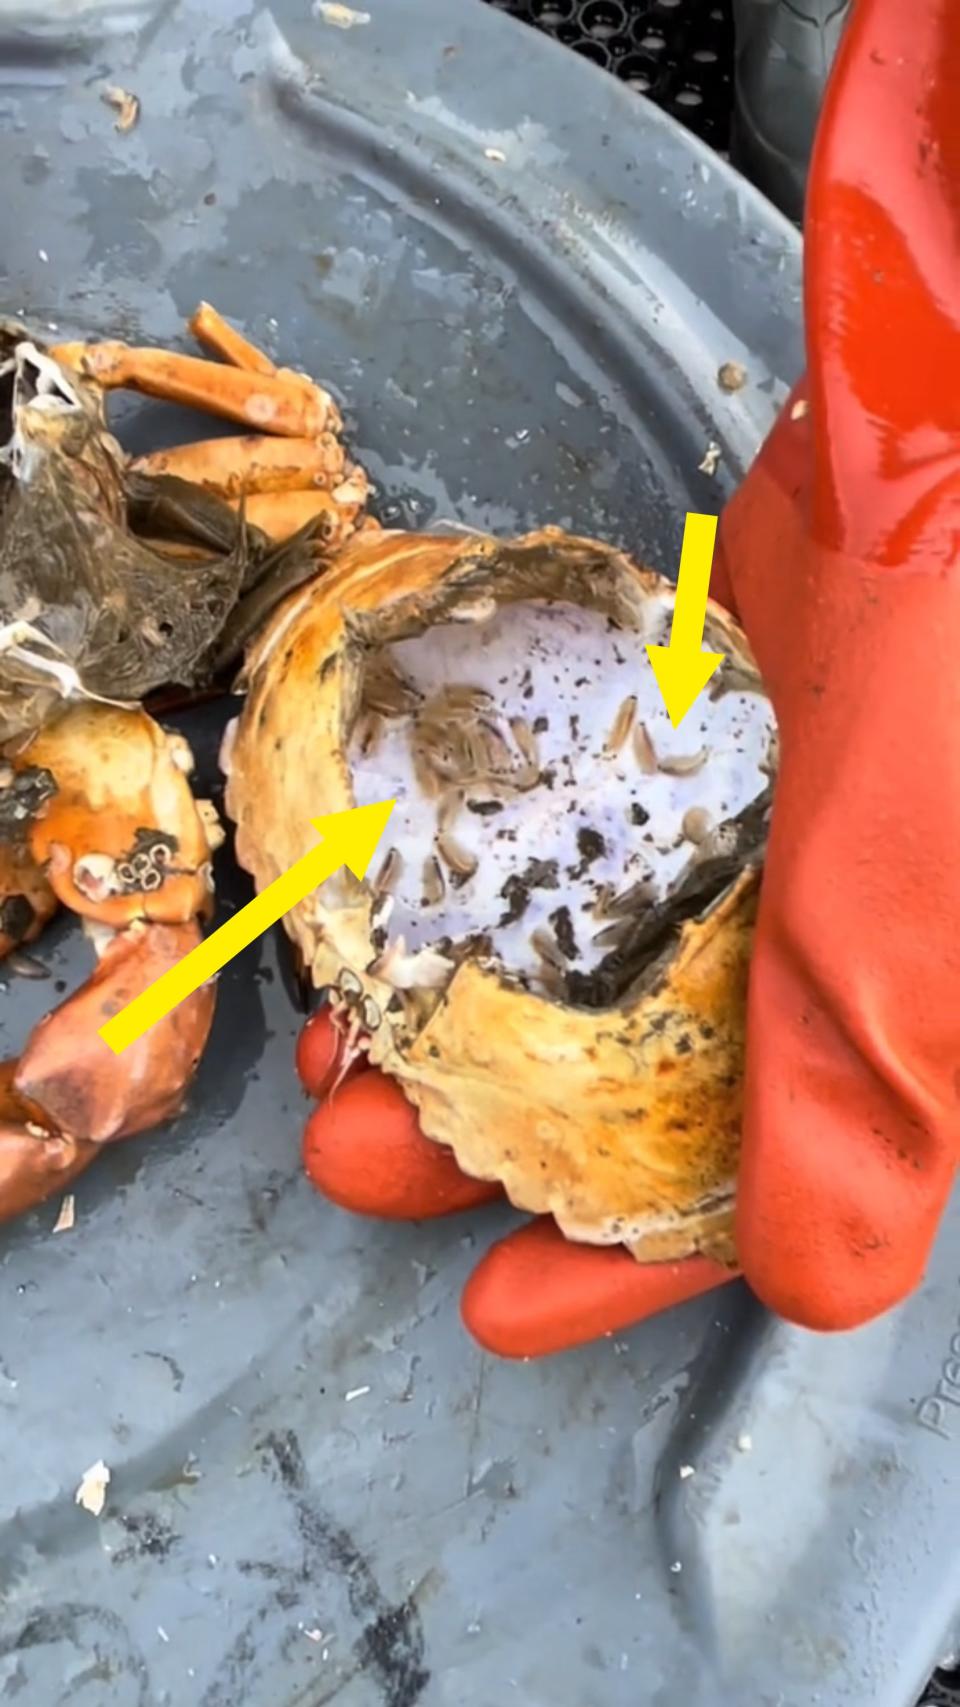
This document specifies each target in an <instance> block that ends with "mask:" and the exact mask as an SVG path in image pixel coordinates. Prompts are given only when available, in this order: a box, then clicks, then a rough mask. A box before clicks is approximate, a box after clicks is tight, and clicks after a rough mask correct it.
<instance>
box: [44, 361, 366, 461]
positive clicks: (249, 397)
mask: <svg viewBox="0 0 960 1707" xmlns="http://www.w3.org/2000/svg"><path fill="white" fill-rule="evenodd" d="M50 353H51V355H52V356H53V358H54V360H55V361H58V362H60V363H62V365H63V366H65V367H68V368H73V369H74V370H75V371H76V372H77V373H80V374H81V375H83V376H84V377H85V378H87V379H92V380H95V381H96V382H97V383H98V384H100V385H102V386H103V387H104V388H105V389H106V390H108V391H109V390H113V389H115V388H117V387H126V388H127V389H129V390H131V391H141V392H143V393H144V394H145V395H146V396H147V397H159V398H162V399H164V400H165V401H167V402H169V403H180V404H183V405H184V406H186V407H187V408H192V409H202V410H205V411H206V412H207V414H210V415H222V416H224V417H225V419H226V420H228V421H238V422H240V424H241V425H242V426H247V427H256V428H258V429H259V430H261V431H266V432H271V433H279V434H281V435H282V436H283V437H284V438H313V437H315V436H316V435H318V434H319V433H322V432H326V431H330V430H336V428H337V427H339V425H340V414H339V411H338V409H337V407H336V404H335V403H334V401H333V399H332V397H331V396H330V395H329V393H328V392H326V391H324V390H323V388H322V386H319V385H314V384H313V382H312V381H308V380H304V379H300V378H299V376H298V375H295V374H283V373H274V374H263V373H249V372H247V371H246V370H244V369H243V368H236V367H224V366H222V365H221V364H220V363H219V362H208V361H204V360H203V359H202V357H200V356H182V355H179V354H178V353H177V352H176V351H172V350H154V349H147V348H135V347H134V346H132V345H130V344H120V343H104V344H59V345H57V346H56V348H55V349H53V350H51V352H50Z"/></svg>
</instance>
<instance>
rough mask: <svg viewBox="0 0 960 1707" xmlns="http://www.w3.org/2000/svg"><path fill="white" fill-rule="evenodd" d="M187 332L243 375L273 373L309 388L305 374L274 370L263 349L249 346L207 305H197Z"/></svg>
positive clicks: (309, 382) (189, 321)
mask: <svg viewBox="0 0 960 1707" xmlns="http://www.w3.org/2000/svg"><path fill="white" fill-rule="evenodd" d="M187 329H188V330H189V331H190V332H192V333H193V335H194V337H195V338H196V340H197V343H198V344H202V345H203V347H204V349H205V350H210V351H212V353H213V354H214V355H215V356H219V357H220V359H221V361H225V362H228V363H229V364H230V366H231V367H238V368H243V369H244V371H245V372H246V373H263V374H275V375H276V376H277V377H278V378H281V379H286V380H288V381H289V382H290V383H291V384H293V385H305V386H312V385H313V380H312V379H311V378H310V376H309V374H306V373H300V372H299V371H298V370H297V369H296V368H292V367H277V365H276V363H275V362H273V361H271V360H270V357H269V356H268V355H267V353H266V351H265V350H259V349H258V348H257V346H256V344H251V343H250V340H249V339H248V338H245V337H244V336H243V333H242V332H238V331H237V330H236V328H235V327H234V326H231V325H230V324H229V322H228V321H226V320H224V318H223V315H222V314H218V313H217V310H216V309H215V308H213V307H212V306H211V304H210V303H209V302H201V304H200V306H199V307H198V308H197V309H196V311H195V312H194V313H193V314H192V315H191V317H190V319H189V320H188V321H187Z"/></svg>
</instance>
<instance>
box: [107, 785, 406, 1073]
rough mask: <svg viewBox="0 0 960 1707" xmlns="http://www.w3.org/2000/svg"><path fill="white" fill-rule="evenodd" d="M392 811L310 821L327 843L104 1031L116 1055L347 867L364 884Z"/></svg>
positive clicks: (366, 809)
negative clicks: (314, 891) (313, 891)
mask: <svg viewBox="0 0 960 1707" xmlns="http://www.w3.org/2000/svg"><path fill="white" fill-rule="evenodd" d="M393 807H394V802H393V801H392V800H381V801H378V803H377V804H376V805H375V806H354V807H353V808H352V809H351V811H349V812H328V813H327V815H326V817H324V818H311V820H310V822H311V824H312V825H313V827H314V829H315V830H319V832H320V835H321V836H322V837H323V840H322V841H320V842H318V843H317V845H316V847H315V848H311V849H310V852H309V853H306V854H304V856H303V858H302V859H298V860H297V862H296V864H295V865H292V866H291V867H290V869H289V871H285V872H284V873H283V875H282V877H278V878H277V879H276V881H275V882H273V883H271V884H269V885H268V887H267V888H266V889H264V890H262V891H261V893H260V894H259V895H256V896H254V899H253V900H252V901H248V903H247V905H246V906H245V907H241V909H240V911H239V913H235V914H234V916H233V918H232V919H228V920H227V922H226V924H225V925H221V926H220V929H219V930H217V931H214V933H213V935H212V936H208V937H207V938H206V940H205V941H204V942H201V943H200V944H199V945H198V946H197V947H196V948H194V949H191V951H190V953H189V954H185V955H184V957H183V959H182V960H178V962H177V964H176V966H171V967H170V969H169V971H167V972H164V973H163V974H162V975H161V976H160V977H159V978H157V979H156V980H155V981H154V983H152V984H151V985H149V986H148V988H147V989H146V990H142V991H141V993H140V995H139V996H134V998H133V1001H132V1002H128V1003H127V1006H126V1007H125V1008H121V1010H120V1012H119V1013H118V1014H114V1016H113V1018H112V1019H108V1020H107V1022H106V1024H105V1025H102V1026H101V1027H100V1036H101V1037H102V1038H103V1040H104V1042H105V1043H107V1044H109V1046H110V1048H111V1049H112V1050H113V1053H114V1054H115V1055H121V1054H122V1053H123V1051H124V1049H127V1048H129V1046H130V1044H131V1043H136V1041H137V1038H138V1037H142V1036H143V1034H144V1032H145V1031H149V1030H150V1027H151V1026H152V1025H156V1023H157V1020H158V1019H163V1018H164V1016H165V1015H166V1014H168V1013H170V1012H172V1010H173V1009H174V1008H175V1007H177V1006H178V1005H179V1004H180V1002H182V1001H184V1000H185V998H186V997H187V996H192V995H193V992H194V990H199V988H200V985H201V984H205V983H206V982H207V979H208V978H212V977H213V976H214V975H215V973H217V972H220V971H222V970H223V968H224V966H226V965H227V963H228V961H231V960H232V959H233V957H234V955H235V954H239V953H240V950H241V949H243V948H246V947H247V946H248V945H249V944H250V943H251V942H253V941H255V939H256V938H257V937H258V936H261V935H262V933H263V932H264V931H265V930H269V928H270V926H271V925H275V924H276V922H277V920H278V919H282V918H283V915H284V913H289V911H290V909H291V907H295V906H296V905H297V902H298V901H302V900H303V898H304V896H305V895H309V894H310V893H311V891H312V890H314V889H317V888H319V886H320V884H321V883H324V882H325V881H326V879H327V878H328V877H332V876H333V873H334V872H335V871H338V870H339V868H340V866H341V865H348V866H349V867H350V870H351V871H352V872H353V875H354V877H357V878H361V879H362V878H364V877H365V876H366V874H367V867H368V866H369V864H370V861H371V860H372V859H373V856H374V854H375V852H376V849H377V843H378V842H379V840H380V837H381V836H382V835H383V832H384V830H385V829H386V827H387V819H388V818H389V816H390V814H391V812H392V811H393Z"/></svg>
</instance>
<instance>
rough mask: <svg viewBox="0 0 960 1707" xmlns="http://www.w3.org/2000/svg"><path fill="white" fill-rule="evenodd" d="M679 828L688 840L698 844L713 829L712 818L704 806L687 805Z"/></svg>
mask: <svg viewBox="0 0 960 1707" xmlns="http://www.w3.org/2000/svg"><path fill="white" fill-rule="evenodd" d="M680 828H681V829H682V831H683V834H684V836H685V838H686V840H687V841H688V842H693V843H694V845H695V846H699V844H700V843H701V842H702V841H703V840H704V839H705V837H707V836H708V835H709V834H710V831H711V830H712V829H713V818H712V816H711V814H710V813H709V812H708V811H707V809H706V807H705V806H688V807H687V810H686V812H685V813H684V814H683V822H682V824H681V826H680Z"/></svg>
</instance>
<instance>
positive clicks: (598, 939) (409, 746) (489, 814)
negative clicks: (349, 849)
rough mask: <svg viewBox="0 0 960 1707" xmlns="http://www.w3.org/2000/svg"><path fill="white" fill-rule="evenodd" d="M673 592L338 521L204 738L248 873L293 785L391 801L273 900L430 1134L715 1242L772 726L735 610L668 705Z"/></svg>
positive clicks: (724, 1248) (648, 1234) (535, 542)
mask: <svg viewBox="0 0 960 1707" xmlns="http://www.w3.org/2000/svg"><path fill="white" fill-rule="evenodd" d="M673 601H674V589H673V588H672V586H671V585H670V584H669V583H668V582H667V581H665V580H664V579H663V578H662V577H661V576H659V575H657V574H655V573H654V572H653V571H651V570H649V569H645V568H642V567H640V566H639V565H637V564H636V563H635V562H633V561H632V560H631V559H630V558H629V557H628V556H626V555H625V554H624V553H623V552H620V551H617V550H614V549H613V548H611V547H609V546H605V545H601V544H598V543H597V542H596V541H592V540H586V539H576V538H572V537H570V536H567V535H565V534H562V533H561V532H560V531H558V530H557V529H551V528H547V529H544V530H542V531H540V532H538V533H534V534H530V535H527V536H525V537H523V538H521V539H517V540H509V541H503V540H495V539H492V538H488V537H480V536H478V537H475V538H469V539H464V538H463V537H457V538H447V537H434V538H431V537H427V536H423V535H419V536H418V535H404V534H399V533H395V534H382V535H381V536H380V537H379V538H373V539H369V538H363V537H358V538H356V539H355V540H353V541H351V542H350V543H349V544H348V545H347V546H346V547H345V548H344V549H343V550H342V551H341V552H340V553H339V555H338V557H337V558H336V560H335V562H334V563H333V565H332V566H331V567H330V568H329V570H328V571H327V573H326V575H325V576H324V577H323V578H322V579H320V580H317V581H314V582H311V583H309V584H308V585H305V586H304V587H303V588H301V589H299V590H298V591H296V592H295V593H293V594H291V595H290V597H288V598H287V599H286V600H285V601H284V603H283V604H282V605H281V606H280V607H279V608H278V609H277V611H276V612H275V613H274V615H273V616H272V618H271V620H270V621H269V622H268V623H267V625H266V626H265V628H264V630H263V632H262V633H261V634H260V636H259V638H258V639H257V640H256V641H255V642H254V643H253V645H252V647H251V648H250V650H249V651H248V654H247V659H246V664H245V666H244V670H243V684H244V686H245V688H246V698H245V701H244V704H243V708H242V710H241V712H240V714H239V718H238V719H237V720H236V721H235V723H234V724H233V725H232V726H230V727H228V730H227V733H226V736H225V740H224V745H223V750H222V756H221V763H222V767H223V769H224V770H225V772H226V774H227V788H226V807H227V811H228V813H229V815H230V817H231V818H232V819H233V821H234V823H235V825H236V843H235V845H236V854H237V858H238V860H239V862H240V864H241V865H242V866H244V867H245V869H246V870H247V871H248V872H250V873H251V874H252V876H253V878H254V882H255V884H256V886H257V888H258V889H259V888H263V887H264V886H266V885H267V884H269V883H270V882H271V881H272V880H273V879H275V878H276V877H277V876H279V874H280V873H281V872H283V871H284V870H286V869H287V867H288V866H289V865H291V864H292V863H293V862H294V861H295V860H297V859H299V858H300V857H301V856H302V855H303V854H304V853H305V852H306V851H307V849H308V847H309V845H310V839H311V830H310V820H311V817H312V815H314V814H315V813H317V812H318V811H323V812H330V811H341V810H345V809H348V808H349V807H351V806H353V805H366V804H372V803H373V802H375V801H378V800H383V799H385V798H391V799H393V800H394V801H395V806H394V810H393V814H392V817H391V820H390V823H389V825H388V829H387V840H388V845H387V846H386V847H385V848H384V849H383V854H382V858H380V860H379V863H378V864H377V866H376V867H375V868H374V869H373V870H372V872H371V874H370V875H369V877H368V878H367V879H365V880H364V881H363V882H359V881H357V879H356V878H355V877H354V876H353V874H352V873H351V872H350V871H349V870H347V869H343V870H341V872H340V873H338V874H336V875H335V876H333V877H331V878H330V879H328V880H327V882H326V883H324V884H323V885H322V886H321V887H320V888H319V889H318V890H316V891H315V892H314V893H313V894H311V895H309V896H307V897H306V898H305V899H304V900H302V901H301V902H300V903H299V904H298V905H297V907H295V908H294V909H293V910H292V912H290V913H289V914H288V915H287V917H286V920H285V925H286V928H287V931H288V932H289V934H290V936H291V937H292V939H293V941H294V943H295V945H296V949H297V952H298V954H299V957H300V959H301V961H302V963H303V965H304V967H305V968H306V969H308V971H309V974H310V977H311V978H312V981H313V983H314V984H315V985H316V986H317V988H319V989H321V990H324V991H326V992H327V995H328V998H329V1001H330V1004H331V1008H332V1011H333V1015H334V1017H335V1021H336V1023H337V1025H338V1026H339V1029H340V1030H341V1031H342V1032H343V1033H344V1034H345V1043H346V1049H345V1051H344V1054H343V1057H342V1066H341V1069H340V1071H341V1074H342V1075H345V1074H346V1073H347V1072H348V1071H349V1070H350V1069H351V1066H352V1065H354V1064H355V1061H356V1060H357V1059H359V1057H361V1056H362V1055H364V1054H365V1055H366V1056H367V1058H368V1059H369V1061H370V1063H372V1064H373V1065H375V1066H378V1067H380V1068H381V1069H382V1070H383V1071H385V1072H386V1073H388V1074H389V1075H391V1076H392V1077H393V1078H394V1079H396V1080H397V1081H398V1082H399V1084H400V1085H401V1086H402V1088H403V1090H404V1092H405V1094H406V1095H407V1097H408V1098H409V1100H410V1101H411V1102H412V1103H413V1104H414V1105H415V1107H416V1109H417V1113H418V1117H419V1122H420V1126H421V1128H422V1130H423V1132H424V1133H425V1134H426V1136H427V1137H428V1138H429V1139H433V1140H435V1141H436V1142H437V1143H439V1144H443V1145H446V1146H448V1147H449V1149H451V1150H452V1151H453V1153H454V1155H455V1157H456V1160H457V1162H458V1163H459V1165H460V1167H461V1169H462V1170H463V1171H464V1172H465V1173H467V1174H469V1175H472V1176H473V1177H475V1178H477V1179H481V1180H495V1181H498V1182H500V1183H501V1184H502V1185H503V1186H504V1188H505V1190H506V1192H507V1195H508V1196H509V1198H510V1199H511V1200H512V1202H513V1203H514V1204H515V1205H516V1206H517V1207H518V1208H521V1209H524V1210H529V1211H532V1212H534V1213H542V1212H548V1213H550V1214H552V1215H553V1216H554V1218H555V1220H556V1221H557V1223H558V1225H559V1226H560V1228H561V1230H562V1231H563V1232H564V1234H565V1235H566V1236H567V1237H569V1238H571V1239H574V1240H579V1241H583V1242H588V1243H596V1244H623V1245H625V1246H626V1247H627V1249H628V1250H630V1251H631V1252H632V1253H633V1255H634V1256H636V1257H637V1258H638V1260H642V1261H655V1260H668V1259H669V1260H672V1259H676V1258H679V1257H683V1256H686V1255H688V1254H691V1253H693V1252H695V1251H703V1252H704V1253H706V1254H708V1255H711V1256H713V1257H714V1258H716V1259H718V1260H720V1261H723V1262H726V1263H731V1264H732V1263H733V1262H734V1261H735V1251H734V1245H733V1230H732V1228H733V1222H732V1205H733V1198H734V1192H735V1180H736V1172H737V1162H738V1154H739V1143H740V1124H741V1097H742V1079H743V1050H744V1027H745V1005H746V983H747V969H748V964H749V958H750V950H751V943H752V936H753V926H754V919H755V915H756V908H757V900H758V893H759V885H760V875H761V866H762V859H763V851H764V845H765V839H766V834H767V827H768V820H769V811H770V804H771V793H772V786H773V778H774V774H775V771H776V764H777V734H776V726H775V720H774V716H773V711H772V707H771V705H770V702H769V699H768V698H767V696H766V693H765V692H764V688H763V684H762V682H761V680H760V677H759V674H758V672H757V669H756V665H755V663H754V660H753V658H752V655H751V654H750V651H749V648H748V646H747V642H746V639H745V637H744V636H743V634H742V632H741V631H740V630H739V628H738V627H737V626H736V624H735V623H734V622H733V620H732V619H731V618H730V617H729V616H728V615H727V614H726V613H725V612H724V611H723V610H721V609H720V608H719V607H718V606H715V605H712V604H711V605H709V606H708V609H707V617H706V626H705V640H704V644H705V646H706V647H707V648H708V649H709V650H711V651H719V652H722V653H723V654H724V662H723V664H722V665H721V667H720V668H719V669H718V671H717V672H716V674H715V675H714V677H713V679H712V681H711V683H710V686H709V688H708V689H707V691H706V693H705V694H704V695H703V696H702V697H701V699H700V700H699V701H698V703H697V705H696V706H695V707H694V709H693V710H692V711H691V713H690V714H689V715H688V717H687V718H686V719H685V720H684V721H683V723H682V726H681V727H680V728H677V729H674V728H673V726H672V724H671V722H670V719H669V717H668V715H667V712H666V709H665V707H664V705H663V703H662V700H661V698H660V693H659V689H658V688H657V685H656V681H655V678H654V676H653V672H652V670H651V668H650V664H649V662H648V660H647V658H646V656H645V651H644V648H645V646H646V645H647V644H648V643H653V644H658V643H662V642H663V641H665V640H666V639H667V637H668V634H669V630H670V625H671V621H672V612H673Z"/></svg>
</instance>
